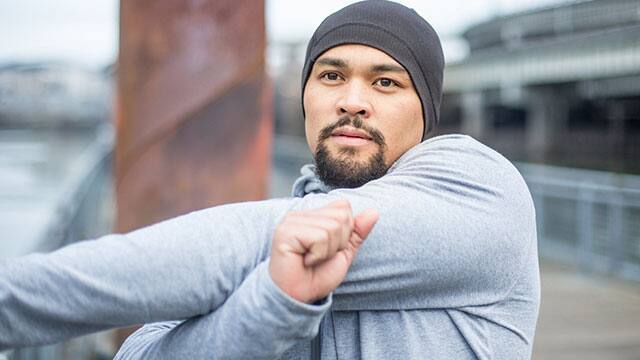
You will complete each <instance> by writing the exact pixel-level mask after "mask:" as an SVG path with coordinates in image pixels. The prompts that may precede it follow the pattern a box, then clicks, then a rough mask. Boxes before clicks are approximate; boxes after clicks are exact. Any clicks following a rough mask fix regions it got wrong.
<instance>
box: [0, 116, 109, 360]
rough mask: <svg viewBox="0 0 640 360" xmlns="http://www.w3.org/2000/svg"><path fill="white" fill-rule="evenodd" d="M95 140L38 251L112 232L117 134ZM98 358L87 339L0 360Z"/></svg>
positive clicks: (58, 203) (93, 341) (101, 135)
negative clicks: (112, 173)
mask: <svg viewBox="0 0 640 360" xmlns="http://www.w3.org/2000/svg"><path fill="white" fill-rule="evenodd" d="M96 134H97V136H96V138H95V141H94V142H93V143H92V144H91V145H90V146H89V148H87V149H86V151H85V152H84V153H83V154H82V155H81V156H80V158H79V159H77V160H76V164H74V166H73V170H72V172H71V173H70V174H68V176H67V179H66V183H65V184H64V186H63V191H62V192H61V193H60V194H59V195H58V197H57V200H56V201H55V203H56V210H55V214H54V216H53V219H52V221H51V222H50V223H49V226H48V229H47V230H46V231H44V232H43V233H42V234H41V236H40V238H41V239H40V241H38V245H37V246H36V247H35V248H34V249H32V250H33V251H35V252H47V251H53V250H55V249H57V248H60V247H62V246H65V245H68V244H71V243H74V242H77V241H81V240H84V239H91V238H96V237H98V236H100V235H104V234H106V233H109V232H110V231H111V221H112V218H113V206H112V205H113V201H112V199H113V196H112V186H111V160H112V153H113V150H112V149H113V132H112V130H111V129H110V128H104V129H99V130H98V131H97V133H96ZM88 358H96V338H95V336H86V337H81V338H78V339H74V340H71V341H68V342H64V343H60V344H54V345H48V346H41V347H32V348H23V349H18V350H14V351H10V352H6V353H4V354H0V360H4V359H7V360H62V359H64V360H67V359H88Z"/></svg>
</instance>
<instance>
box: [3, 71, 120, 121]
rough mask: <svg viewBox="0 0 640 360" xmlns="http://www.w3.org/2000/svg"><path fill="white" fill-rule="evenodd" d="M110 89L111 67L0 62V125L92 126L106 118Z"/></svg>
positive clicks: (108, 114) (107, 118)
mask: <svg viewBox="0 0 640 360" xmlns="http://www.w3.org/2000/svg"><path fill="white" fill-rule="evenodd" d="M111 91H112V74H111V68H108V69H106V70H104V71H93V70H87V69H84V68H82V67H77V66H73V65H68V64H61V63H30V64H25V63H16V64H5V65H0V127H13V128H15V127H38V128H56V127H60V126H76V127H77V126H83V127H86V126H89V127H92V126H95V125H97V124H99V123H103V122H106V121H108V120H109V116H110V107H111Z"/></svg>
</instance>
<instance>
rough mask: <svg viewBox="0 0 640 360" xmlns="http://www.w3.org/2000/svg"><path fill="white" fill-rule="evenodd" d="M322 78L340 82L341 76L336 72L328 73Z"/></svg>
mask: <svg viewBox="0 0 640 360" xmlns="http://www.w3.org/2000/svg"><path fill="white" fill-rule="evenodd" d="M322 77H323V78H325V79H327V80H331V81H336V80H340V75H338V74H337V73H334V72H329V73H326V74H324V75H322Z"/></svg>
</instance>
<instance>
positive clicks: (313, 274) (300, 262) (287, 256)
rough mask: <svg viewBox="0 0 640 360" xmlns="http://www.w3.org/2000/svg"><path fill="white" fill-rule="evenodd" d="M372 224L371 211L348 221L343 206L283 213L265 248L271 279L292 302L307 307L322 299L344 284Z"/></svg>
mask: <svg viewBox="0 0 640 360" xmlns="http://www.w3.org/2000/svg"><path fill="white" fill-rule="evenodd" d="M376 221H378V212H377V211H376V210H373V209H368V210H365V211H363V212H362V213H360V214H359V215H358V216H356V217H354V216H353V214H352V210H351V205H350V204H349V202H348V201H346V200H339V201H335V202H332V203H330V204H329V205H326V206H324V207H321V208H318V209H312V210H300V211H291V212H289V213H287V215H285V217H284V219H283V220H282V222H281V223H280V224H279V225H278V227H277V228H276V230H275V233H274V238H273V243H272V245H271V259H270V262H269V273H270V275H271V278H272V279H273V281H274V282H275V284H276V285H278V287H280V289H282V290H283V291H284V292H285V293H287V294H288V295H289V296H291V297H293V298H294V299H296V300H299V301H302V302H305V303H308V304H310V303H313V302H315V301H317V300H319V299H322V298H324V297H326V296H327V295H329V293H330V292H331V291H333V289H335V288H336V287H338V285H340V283H341V282H342V280H344V277H345V276H346V275H347V271H348V270H349V266H351V263H352V262H353V259H354V257H355V256H356V252H357V251H358V249H359V248H360V245H362V242H363V241H364V239H365V238H366V237H367V235H369V232H370V231H371V229H372V228H373V225H375V223H376Z"/></svg>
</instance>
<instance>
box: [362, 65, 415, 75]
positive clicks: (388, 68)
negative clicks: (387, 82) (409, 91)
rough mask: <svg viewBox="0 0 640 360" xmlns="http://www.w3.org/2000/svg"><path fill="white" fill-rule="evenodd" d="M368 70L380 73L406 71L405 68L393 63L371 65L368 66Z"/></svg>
mask: <svg viewBox="0 0 640 360" xmlns="http://www.w3.org/2000/svg"><path fill="white" fill-rule="evenodd" d="M369 71H371V72H377V73H382V72H397V73H405V74H406V73H407V70H405V69H404V68H403V67H402V66H398V65H393V64H380V65H373V66H371V67H370V68H369Z"/></svg>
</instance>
